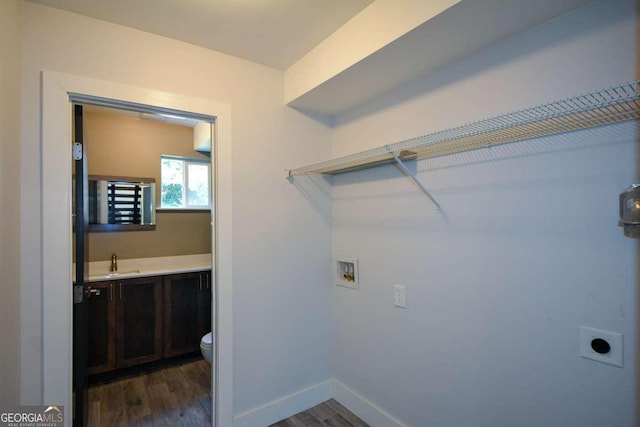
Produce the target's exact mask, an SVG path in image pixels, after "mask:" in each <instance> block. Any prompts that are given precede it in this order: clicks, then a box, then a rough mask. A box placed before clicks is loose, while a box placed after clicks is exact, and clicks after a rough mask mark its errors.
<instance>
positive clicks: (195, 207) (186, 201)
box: [157, 154, 211, 210]
mask: <svg viewBox="0 0 640 427" xmlns="http://www.w3.org/2000/svg"><path fill="white" fill-rule="evenodd" d="M165 159H167V160H179V161H182V162H183V163H184V175H183V181H182V200H183V201H184V203H183V205H182V206H164V205H163V204H162V161H163V160H165ZM189 165H206V166H207V183H211V161H209V160H207V159H196V158H192V157H182V156H173V155H169V154H161V155H160V192H161V194H160V206H159V207H158V208H157V209H162V210H163V209H166V210H180V209H182V210H209V209H211V186H210V185H209V186H208V188H207V191H208V192H209V195H208V199H209V204H207V205H192V204H191V203H190V201H189V191H187V189H188V188H189V187H188V185H189Z"/></svg>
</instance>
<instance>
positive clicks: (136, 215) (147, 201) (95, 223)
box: [88, 175, 156, 231]
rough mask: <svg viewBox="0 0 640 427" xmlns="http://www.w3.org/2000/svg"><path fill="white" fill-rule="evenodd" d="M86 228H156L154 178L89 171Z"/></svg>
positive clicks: (95, 229) (122, 229)
mask: <svg viewBox="0 0 640 427" xmlns="http://www.w3.org/2000/svg"><path fill="white" fill-rule="evenodd" d="M88 190H89V231H141V230H155V228H156V209H155V206H156V203H155V197H156V180H155V179H154V178H133V177H118V176H98V175H89V189H88Z"/></svg>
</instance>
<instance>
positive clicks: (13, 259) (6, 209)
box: [0, 0, 20, 405]
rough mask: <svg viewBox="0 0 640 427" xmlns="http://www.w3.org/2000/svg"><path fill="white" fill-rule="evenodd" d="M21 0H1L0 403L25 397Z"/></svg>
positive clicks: (9, 402) (16, 400) (7, 402)
mask: <svg viewBox="0 0 640 427" xmlns="http://www.w3.org/2000/svg"><path fill="white" fill-rule="evenodd" d="M16 40H20V2H19V1H18V0H10V1H2V2H0V58H2V60H1V61H0V224H1V225H0V227H1V228H0V271H1V272H2V274H0V277H1V280H2V282H0V283H1V285H0V324H2V327H1V328H0V342H2V343H3V344H2V348H3V350H2V357H0V384H2V387H0V403H1V404H6V405H8V404H13V405H15V404H18V403H19V401H20V383H19V380H20V323H19V321H20V268H19V264H18V259H19V258H18V257H19V255H20V249H19V248H20V237H19V235H18V229H19V223H20V202H19V200H20V187H19V186H18V185H16V184H15V183H16V182H19V179H20V170H19V168H18V165H19V158H20V44H19V43H16Z"/></svg>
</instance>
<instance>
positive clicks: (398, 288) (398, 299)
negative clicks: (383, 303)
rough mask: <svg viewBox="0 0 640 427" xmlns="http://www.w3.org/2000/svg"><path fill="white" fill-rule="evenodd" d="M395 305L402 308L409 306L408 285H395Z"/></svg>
mask: <svg viewBox="0 0 640 427" xmlns="http://www.w3.org/2000/svg"><path fill="white" fill-rule="evenodd" d="M393 305H395V306H396V307H400V308H407V287H406V286H402V285H393Z"/></svg>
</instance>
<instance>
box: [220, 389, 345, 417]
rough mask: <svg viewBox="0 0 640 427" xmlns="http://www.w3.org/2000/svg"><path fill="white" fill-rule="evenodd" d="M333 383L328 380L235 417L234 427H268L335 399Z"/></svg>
mask: <svg viewBox="0 0 640 427" xmlns="http://www.w3.org/2000/svg"><path fill="white" fill-rule="evenodd" d="M332 387H333V381H332V380H327V381H323V382H321V383H318V384H314V385H312V386H310V387H307V388H304V389H302V390H299V391H297V392H295V393H292V394H289V395H287V396H284V397H281V398H280V399H276V400H274V401H272V402H269V403H266V404H264V405H261V406H258V407H257V408H253V409H251V410H249V411H246V412H243V413H241V414H238V415H236V416H234V417H233V427H266V426H269V425H271V424H273V423H277V422H278V421H280V420H283V419H285V418H289V417H290V416H292V415H295V414H297V413H298V412H302V411H305V410H307V409H309V408H311V407H313V406H316V405H318V404H320V403H322V402H324V401H325V400H329V399H331V398H332V397H333V391H332Z"/></svg>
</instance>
